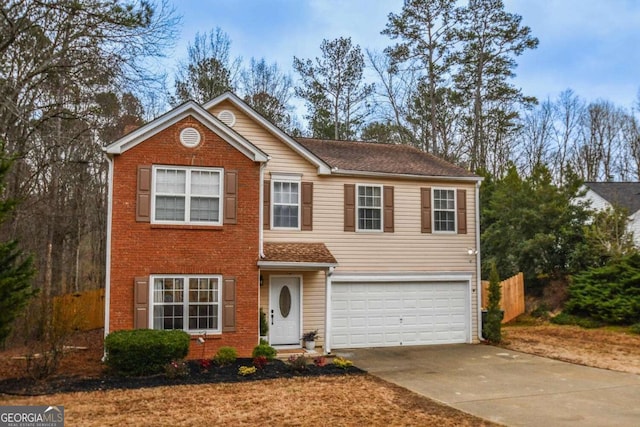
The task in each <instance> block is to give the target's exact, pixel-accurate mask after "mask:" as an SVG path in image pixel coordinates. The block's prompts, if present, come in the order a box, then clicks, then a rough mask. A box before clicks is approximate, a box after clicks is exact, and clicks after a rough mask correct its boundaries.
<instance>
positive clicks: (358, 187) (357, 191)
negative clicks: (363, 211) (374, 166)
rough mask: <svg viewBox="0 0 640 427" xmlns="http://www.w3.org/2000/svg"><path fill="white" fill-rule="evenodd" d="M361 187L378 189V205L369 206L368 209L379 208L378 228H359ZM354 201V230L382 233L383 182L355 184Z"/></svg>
mask: <svg viewBox="0 0 640 427" xmlns="http://www.w3.org/2000/svg"><path fill="white" fill-rule="evenodd" d="M361 187H377V188H379V189H380V206H379V207H378V208H370V207H366V208H368V209H379V210H380V228H379V229H369V228H360V188H361ZM355 199H356V200H355V202H356V218H355V220H356V221H355V223H356V224H355V226H356V232H359V233H383V232H384V185H383V184H356V194H355Z"/></svg>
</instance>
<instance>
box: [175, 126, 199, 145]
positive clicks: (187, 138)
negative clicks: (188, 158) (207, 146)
mask: <svg viewBox="0 0 640 427" xmlns="http://www.w3.org/2000/svg"><path fill="white" fill-rule="evenodd" d="M200 138H201V137H200V132H198V130H197V129H196V128H184V129H182V131H181V132H180V143H181V144H182V145H184V146H185V147H189V148H193V147H197V146H198V144H200Z"/></svg>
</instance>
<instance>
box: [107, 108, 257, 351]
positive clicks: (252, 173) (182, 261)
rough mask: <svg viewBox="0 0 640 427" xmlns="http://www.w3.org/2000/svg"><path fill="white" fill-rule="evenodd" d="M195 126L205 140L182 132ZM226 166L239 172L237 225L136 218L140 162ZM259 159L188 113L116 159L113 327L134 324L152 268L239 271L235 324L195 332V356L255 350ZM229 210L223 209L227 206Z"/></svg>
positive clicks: (187, 271) (161, 270) (162, 270)
mask: <svg viewBox="0 0 640 427" xmlns="http://www.w3.org/2000/svg"><path fill="white" fill-rule="evenodd" d="M188 126H193V127H196V128H197V129H198V130H200V133H201V135H202V142H201V143H200V145H199V146H198V147H196V148H191V149H190V148H186V147H184V146H182V145H181V144H180V142H179V133H180V131H181V130H182V129H184V128H185V127H188ZM154 164H162V165H176V166H207V167H223V168H225V170H237V171H238V193H237V219H238V221H237V224H233V225H231V224H227V225H223V226H221V227H198V228H197V229H194V228H189V227H188V226H161V227H159V226H155V227H154V225H152V224H150V223H141V222H136V179H137V166H138V165H154ZM259 177H260V166H259V164H258V163H255V162H253V161H251V160H250V159H248V158H247V157H246V156H245V155H243V154H242V153H240V152H239V151H237V150H236V149H235V148H233V147H232V146H231V145H229V144H228V143H226V142H225V141H224V140H222V139H221V138H220V137H218V136H217V135H216V134H215V133H213V132H211V131H210V130H208V129H207V128H206V127H205V126H202V125H201V124H200V123H199V122H198V121H197V120H195V119H194V118H192V117H188V118H185V119H183V120H181V121H180V122H178V123H176V124H174V125H172V126H171V127H170V128H168V129H166V130H164V131H162V132H160V133H158V134H156V135H155V136H153V137H151V138H149V139H148V140H146V141H144V142H142V143H140V144H138V145H137V146H135V147H134V148H131V149H130V150H128V151H126V152H125V153H124V154H122V155H119V156H116V157H115V159H114V177H113V180H114V181H113V219H112V224H111V226H112V228H111V232H112V234H111V239H112V240H111V266H110V267H111V301H110V311H109V316H110V325H108V328H109V330H110V331H115V330H120V329H132V328H133V314H134V311H133V308H134V301H133V292H134V278H135V277H138V276H149V275H151V274H220V275H223V276H233V277H235V278H236V331H235V332H229V333H223V334H220V335H216V336H208V337H207V343H206V345H204V346H202V345H199V344H197V342H196V339H197V336H194V337H193V339H192V346H191V352H190V354H189V357H191V358H199V357H202V356H203V353H202V351H203V349H204V350H205V351H206V353H205V354H204V356H205V357H210V356H212V355H214V354H215V352H216V351H217V349H218V348H219V347H221V346H233V347H235V348H236V349H237V350H238V354H239V355H240V356H249V355H250V354H251V350H252V349H253V347H254V346H255V345H256V344H257V342H258V267H257V260H258V251H259V248H258V237H259V236H258V219H259V213H258V206H259ZM221 215H222V213H221Z"/></svg>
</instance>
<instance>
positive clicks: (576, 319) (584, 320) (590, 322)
mask: <svg viewBox="0 0 640 427" xmlns="http://www.w3.org/2000/svg"><path fill="white" fill-rule="evenodd" d="M550 321H551V323H555V324H556V325H576V326H580V327H582V328H586V329H593V328H599V327H601V326H603V323H602V322H598V321H597V320H594V319H590V318H588V317H580V316H575V315H573V314H569V313H566V312H564V311H563V312H562V313H560V314H558V315H557V316H555V317H552V318H551V319H550Z"/></svg>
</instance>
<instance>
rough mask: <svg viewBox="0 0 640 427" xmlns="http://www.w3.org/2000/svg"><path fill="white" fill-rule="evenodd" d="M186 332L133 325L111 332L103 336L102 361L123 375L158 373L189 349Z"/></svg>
mask: <svg viewBox="0 0 640 427" xmlns="http://www.w3.org/2000/svg"><path fill="white" fill-rule="evenodd" d="M189 341H190V339H189V334H187V333H186V332H184V331H177V330H173V331H158V330H154V329H135V330H131V331H116V332H112V333H110V334H109V335H107V337H106V338H105V340H104V346H105V350H106V352H107V360H106V364H107V366H108V367H109V368H111V369H113V370H114V371H115V372H116V373H118V374H120V375H124V376H141V375H152V374H158V373H161V372H163V371H164V368H165V366H166V365H168V364H169V363H171V362H172V361H175V360H180V359H184V358H185V357H186V356H187V354H188V353H189Z"/></svg>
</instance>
